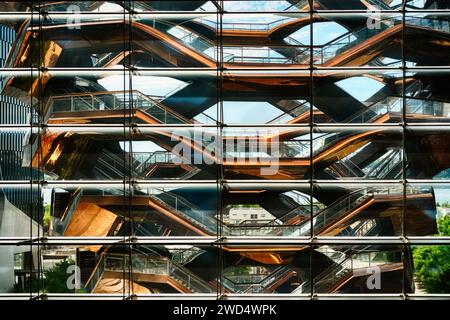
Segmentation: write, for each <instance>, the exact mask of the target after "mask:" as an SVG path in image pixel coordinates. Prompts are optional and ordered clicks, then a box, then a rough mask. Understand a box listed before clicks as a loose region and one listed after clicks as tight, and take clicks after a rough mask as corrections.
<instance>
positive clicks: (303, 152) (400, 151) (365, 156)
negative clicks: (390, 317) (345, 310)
mask: <svg viewBox="0 0 450 320" xmlns="http://www.w3.org/2000/svg"><path fill="white" fill-rule="evenodd" d="M310 4H312V5H313V6H314V8H310ZM0 6H1V11H4V12H10V13H11V12H21V13H23V15H20V16H17V17H13V18H11V17H7V16H4V15H0V19H3V20H2V21H0V24H1V25H3V26H4V30H5V31H4V32H3V31H2V35H3V34H4V36H3V38H4V39H3V38H2V41H6V42H7V43H9V44H10V45H8V46H5V47H4V48H8V49H7V50H4V51H5V56H4V57H2V59H3V60H2V62H3V64H2V65H3V68H2V70H0V74H1V82H0V83H1V85H2V96H1V99H2V100H1V101H3V102H2V104H1V106H2V108H1V110H0V112H1V113H0V114H1V115H2V116H1V126H2V133H1V135H0V141H1V154H2V160H1V161H2V162H1V163H2V174H3V177H2V179H3V182H2V186H3V188H2V189H3V190H4V194H5V199H7V201H8V203H10V206H11V208H15V209H14V210H19V211H20V210H21V211H22V212H24V213H25V216H27V217H29V219H28V221H27V223H28V224H29V230H30V231H29V232H28V234H22V233H20V234H19V231H13V233H14V232H17V234H13V235H3V234H2V235H1V236H2V237H3V238H0V241H6V239H7V238H6V237H7V236H13V237H24V236H25V237H29V240H30V241H31V242H32V243H33V245H35V246H36V248H37V250H36V252H35V253H34V254H32V255H29V257H28V258H23V259H22V260H27V261H28V262H27V263H28V269H30V268H31V269H30V270H28V272H26V270H23V268H22V269H21V268H19V267H16V274H26V276H24V277H22V278H20V279H21V280H20V283H16V284H15V286H14V288H13V287H12V286H10V287H9V288H2V290H4V292H10V293H11V294H12V295H13V294H14V293H17V292H27V293H29V294H30V296H31V297H39V296H40V295H41V294H42V293H43V292H45V293H48V295H47V296H48V297H49V298H51V297H52V294H57V293H62V292H58V290H61V289H60V288H59V289H53V288H52V287H51V284H49V283H50V282H48V283H47V282H46V280H45V279H48V278H49V277H51V272H53V271H54V270H57V269H58V268H66V267H68V266H70V265H76V266H77V267H79V270H80V273H79V275H80V278H79V280H80V281H79V283H78V285H77V286H75V287H67V289H64V290H63V291H64V293H73V294H74V295H76V294H79V293H95V294H98V295H102V294H115V295H116V296H117V297H118V298H123V297H129V296H131V295H136V296H137V297H139V296H155V297H160V296H164V295H171V294H180V296H182V295H183V294H198V295H201V296H205V297H207V296H213V297H217V298H220V297H223V296H227V297H230V298H232V297H235V296H239V295H247V296H248V297H252V295H254V294H259V293H265V294H271V295H277V294H290V295H291V297H298V296H302V297H305V298H311V297H313V295H315V294H318V295H320V294H350V293H352V294H353V293H354V294H358V293H359V294H363V293H369V294H392V295H393V296H394V295H395V294H399V293H401V294H405V295H414V294H415V293H417V290H416V288H417V287H418V285H419V284H418V283H417V276H416V273H417V270H416V269H415V266H414V252H415V242H414V241H416V240H417V241H419V242H420V239H421V238H423V237H428V236H431V235H435V234H436V233H437V232H438V230H437V218H436V215H437V211H438V208H440V204H442V203H444V202H445V201H448V200H449V198H450V195H449V194H448V192H447V191H446V190H448V183H447V181H448V180H447V179H448V169H449V166H450V161H449V157H448V155H449V154H450V153H449V151H450V144H449V140H448V136H449V133H450V97H449V95H448V88H447V87H448V85H447V83H448V79H449V75H450V68H449V65H450V49H449V34H450V10H448V9H449V6H448V3H447V2H445V1H433V0H431V1H418V0H417V1H416V0H414V1H384V0H380V1H359V0H354V1H344V2H343V1H333V0H315V1H306V0H291V1H248V2H245V3H242V2H238V1H132V2H131V1H130V2H128V1H125V2H120V3H118V2H109V1H88V2H78V1H70V2H66V1H48V2H40V3H39V4H33V5H31V6H30V5H29V3H26V2H22V3H20V2H4V3H2V4H1V5H0ZM312 9H314V10H312ZM434 9H439V10H441V11H440V12H436V10H434ZM357 10H359V12H357ZM361 10H363V11H364V12H366V13H361V12H360V11H361ZM374 10H375V11H374ZM43 12H45V13H46V14H43ZM63 12H69V13H72V15H69V17H70V18H67V16H64V15H61V14H60V13H63ZM93 12H95V13H97V14H96V15H92V13H93ZM374 15H375V16H374ZM1 30H3V29H1ZM2 48H3V46H2ZM12 125H14V126H12ZM17 125H18V126H17ZM17 127H19V129H20V130H19V129H18V128H17ZM7 137H8V138H7ZM8 139H9V140H8ZM7 154H8V155H10V156H9V157H10V158H7V156H6V155H7ZM6 159H10V160H6ZM5 168H8V169H7V170H6V169H5ZM12 180H14V182H12ZM12 184H17V185H20V187H17V188H13V189H12V190H13V191H7V190H10V189H11V185H12ZM21 190H22V191H23V190H24V192H26V193H27V196H26V197H22V196H20V192H22V191H21ZM30 204H33V205H32V206H30ZM34 204H36V205H34ZM26 208H27V209H26ZM12 210H13V209H11V210H10V211H12ZM27 210H28V211H27ZM439 210H440V209H439ZM3 212H6V211H5V209H4V211H3ZM0 217H1V216H0ZM32 230H36V232H34V231H32ZM20 232H22V231H20ZM41 236H43V237H45V239H43V238H41ZM61 239H64V240H61ZM424 239H425V238H424ZM436 239H438V238H436ZM65 240H67V243H70V245H68V244H67V243H65V242H64V241H65ZM435 243H436V244H438V243H439V242H438V240H436V241H435ZM21 245H22V246H23V244H20V243H18V247H20V246H21ZM25 249H26V248H23V251H20V250H19V249H18V250H19V251H17V252H16V261H19V260H20V259H19V258H17V254H18V253H19V252H24V251H26V250H25ZM8 259H9V261H10V265H12V263H13V260H14V256H13V255H10V256H9V258H8ZM18 263H19V262H18ZM22 263H24V262H22ZM19 264H20V263H19ZM31 266H32V267H31ZM11 270H13V269H11V268H10V274H11ZM12 272H13V271H12ZM374 272H375V274H376V276H379V279H380V284H381V285H380V286H375V287H373V286H370V285H369V284H368V283H369V280H370V277H371V276H372V275H373V273H374ZM12 274H14V272H13V273H12ZM44 275H45V276H44ZM11 290H12V291H14V293H12V292H11ZM21 290H22V291H21ZM55 290H56V291H55Z"/></svg>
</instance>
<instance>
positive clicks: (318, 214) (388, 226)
mask: <svg viewBox="0 0 450 320" xmlns="http://www.w3.org/2000/svg"><path fill="white" fill-rule="evenodd" d="M403 194H404V190H403V186H402V185H401V184H394V183H389V184H387V183H383V185H379V184H365V183H364V184H359V183H358V184H350V183H346V184H344V183H340V184H332V183H330V184H324V183H322V184H321V183H317V185H316V186H315V188H314V194H313V197H315V198H316V199H317V200H316V201H317V203H318V206H317V207H316V208H315V210H314V213H313V216H314V218H313V227H314V234H315V235H316V236H324V237H326V236H336V237H338V236H343V237H380V236H395V235H396V236H399V235H401V234H402V232H403V231H402V230H403V222H402V221H403V218H402V217H403V207H404V205H403ZM309 227H310V228H311V226H309Z"/></svg>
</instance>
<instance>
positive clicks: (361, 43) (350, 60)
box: [312, 1, 402, 67]
mask: <svg viewBox="0 0 450 320" xmlns="http://www.w3.org/2000/svg"><path fill="white" fill-rule="evenodd" d="M349 2H356V1H341V3H349ZM312 45H313V51H314V64H316V65H318V66H322V67H357V66H358V67H359V66H372V67H377V66H378V67H398V66H400V65H401V61H400V60H401V53H402V16H401V15H400V14H381V13H380V12H377V11H374V13H372V14H353V15H351V14H348V15H343V14H342V13H340V14H326V13H320V14H319V16H318V17H317V19H316V20H315V21H314V24H313V41H312Z"/></svg>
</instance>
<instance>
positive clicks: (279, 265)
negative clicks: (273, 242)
mask: <svg viewBox="0 0 450 320" xmlns="http://www.w3.org/2000/svg"><path fill="white" fill-rule="evenodd" d="M223 254H224V267H223V268H224V270H223V276H222V278H221V281H222V283H221V287H222V290H223V291H224V292H225V293H226V294H227V295H233V294H246V295H251V294H261V293H265V294H268V293H270V294H273V295H276V294H282V293H284V294H286V293H287V294H293V295H294V294H295V295H298V294H301V293H305V292H303V291H302V288H303V286H305V284H307V283H309V282H310V270H311V267H310V261H311V260H310V255H311V249H310V247H309V246H307V245H303V246H295V245H292V246H258V245H247V246H245V245H241V246H238V245H232V246H227V247H225V248H224V252H223ZM233 261H239V262H237V263H233Z"/></svg>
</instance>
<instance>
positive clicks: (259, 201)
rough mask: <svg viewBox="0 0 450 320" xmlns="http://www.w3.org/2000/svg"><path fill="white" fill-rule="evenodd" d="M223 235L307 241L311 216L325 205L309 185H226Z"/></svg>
mask: <svg viewBox="0 0 450 320" xmlns="http://www.w3.org/2000/svg"><path fill="white" fill-rule="evenodd" d="M226 189H227V192H226V193H225V194H224V199H223V209H222V214H223V224H224V227H223V228H222V231H223V233H225V234H226V235H227V236H229V237H264V238H265V239H267V238H271V237H273V238H276V237H288V238H289V237H296V238H297V237H308V236H309V235H310V229H311V228H310V224H311V216H312V212H314V211H316V210H320V209H318V208H319V207H320V206H321V205H322V204H321V203H319V202H318V201H317V200H316V199H314V198H311V196H310V186H309V184H307V183H303V184H298V183H296V184H295V185H293V184H287V185H281V186H280V185H275V184H272V185H271V184H264V185H263V184H245V185H239V184H237V185H236V184H233V183H230V184H228V185H227V188H226Z"/></svg>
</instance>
